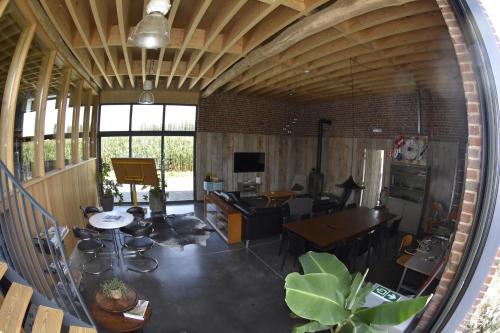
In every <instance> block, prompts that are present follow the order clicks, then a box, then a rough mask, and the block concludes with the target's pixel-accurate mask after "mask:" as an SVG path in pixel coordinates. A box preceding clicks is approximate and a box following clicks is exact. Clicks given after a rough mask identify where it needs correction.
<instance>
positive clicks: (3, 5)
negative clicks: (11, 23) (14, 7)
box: [0, 0, 9, 17]
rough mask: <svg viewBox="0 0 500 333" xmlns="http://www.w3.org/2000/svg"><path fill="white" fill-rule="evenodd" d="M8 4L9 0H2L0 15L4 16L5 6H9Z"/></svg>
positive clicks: (0, 0) (0, 2)
mask: <svg viewBox="0 0 500 333" xmlns="http://www.w3.org/2000/svg"><path fill="white" fill-rule="evenodd" d="M8 4H9V0H0V17H2V14H3V12H4V11H5V8H7V5H8Z"/></svg>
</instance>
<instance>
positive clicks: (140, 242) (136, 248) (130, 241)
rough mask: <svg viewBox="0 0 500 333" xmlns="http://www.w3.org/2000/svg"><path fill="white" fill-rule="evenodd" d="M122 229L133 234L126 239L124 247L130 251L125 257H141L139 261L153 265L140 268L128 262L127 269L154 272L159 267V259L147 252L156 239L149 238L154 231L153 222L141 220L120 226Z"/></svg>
mask: <svg viewBox="0 0 500 333" xmlns="http://www.w3.org/2000/svg"><path fill="white" fill-rule="evenodd" d="M120 231H121V232H123V233H125V234H128V235H130V236H132V237H128V238H126V239H125V240H124V243H123V248H124V249H125V250H128V251H129V253H127V254H125V256H124V257H125V258H130V257H136V258H139V261H142V262H147V263H149V264H150V265H151V266H150V267H148V268H145V269H139V268H136V267H133V266H130V265H128V264H127V269H128V270H131V271H134V272H138V273H147V272H152V271H154V270H155V269H157V268H158V260H157V259H155V258H153V257H150V256H148V255H147V254H145V252H146V251H148V250H149V249H151V248H152V247H153V245H154V241H153V240H152V239H151V238H149V235H150V234H151V233H152V232H153V223H151V222H144V221H139V222H135V223H132V224H131V225H128V226H126V227H123V228H120Z"/></svg>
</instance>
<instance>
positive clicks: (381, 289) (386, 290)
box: [372, 287, 389, 297]
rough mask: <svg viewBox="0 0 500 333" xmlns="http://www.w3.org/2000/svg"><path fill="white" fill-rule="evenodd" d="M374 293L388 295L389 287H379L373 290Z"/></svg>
mask: <svg viewBox="0 0 500 333" xmlns="http://www.w3.org/2000/svg"><path fill="white" fill-rule="evenodd" d="M372 292H373V293H374V294H377V295H379V296H382V297H384V296H385V295H387V293H389V289H387V288H384V287H377V288H376V289H375V290H373V291H372Z"/></svg>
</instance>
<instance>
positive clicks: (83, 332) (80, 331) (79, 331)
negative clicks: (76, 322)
mask: <svg viewBox="0 0 500 333" xmlns="http://www.w3.org/2000/svg"><path fill="white" fill-rule="evenodd" d="M69 333H97V331H96V330H95V329H94V328H88V327H77V326H70V327H69Z"/></svg>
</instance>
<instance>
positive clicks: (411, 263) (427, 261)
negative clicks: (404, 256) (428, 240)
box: [405, 243, 443, 276]
mask: <svg viewBox="0 0 500 333" xmlns="http://www.w3.org/2000/svg"><path fill="white" fill-rule="evenodd" d="M442 256H443V247H442V246H441V244H440V243H432V244H431V246H430V248H429V252H422V251H420V250H417V253H415V255H413V256H412V257H411V258H410V259H409V260H408V261H407V262H406V263H405V267H406V268H408V269H411V270H413V271H416V272H419V273H421V274H424V275H427V276H429V275H431V273H432V271H433V270H434V268H435V267H436V265H437V264H438V263H439V260H440V259H441V257H442Z"/></svg>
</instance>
